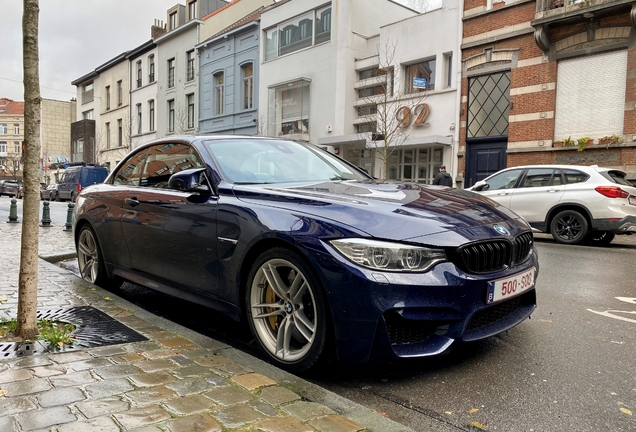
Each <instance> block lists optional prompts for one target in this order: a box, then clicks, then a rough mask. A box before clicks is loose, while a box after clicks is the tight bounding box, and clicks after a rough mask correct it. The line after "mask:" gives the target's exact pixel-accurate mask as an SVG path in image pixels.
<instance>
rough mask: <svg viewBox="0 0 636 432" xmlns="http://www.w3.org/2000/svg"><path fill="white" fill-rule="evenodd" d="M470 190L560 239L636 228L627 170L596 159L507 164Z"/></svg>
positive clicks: (609, 236)
mask: <svg viewBox="0 0 636 432" xmlns="http://www.w3.org/2000/svg"><path fill="white" fill-rule="evenodd" d="M469 190H472V191H474V192H478V193H480V194H482V195H485V196H487V197H489V198H491V199H493V200H494V201H497V202H498V203H499V204H502V205H504V206H506V207H509V208H511V209H512V210H513V211H515V212H516V213H519V214H520V215H521V216H523V217H524V218H525V219H526V220H527V221H528V222H529V223H530V225H531V226H532V227H533V228H534V229H536V230H538V231H541V232H545V233H549V234H552V237H554V239H555V240H556V241H558V242H559V243H566V244H577V243H580V242H582V241H584V240H588V241H591V242H596V243H600V244H609V243H610V242H611V241H612V240H613V239H614V236H615V235H616V234H632V233H634V232H636V187H634V186H632V184H631V183H629V182H628V181H627V180H625V173H624V172H623V171H620V170H615V169H611V168H600V167H598V166H597V165H592V166H577V165H528V166H518V167H512V168H506V169H505V170H502V171H499V172H497V173H496V174H493V175H491V176H490V177H487V178H485V179H484V180H480V181H478V182H477V183H475V185H474V186H473V187H471V188H469Z"/></svg>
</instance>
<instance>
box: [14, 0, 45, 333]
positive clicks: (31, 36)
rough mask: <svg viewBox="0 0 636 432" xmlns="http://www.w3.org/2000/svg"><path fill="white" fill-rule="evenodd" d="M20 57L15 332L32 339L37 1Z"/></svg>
mask: <svg viewBox="0 0 636 432" xmlns="http://www.w3.org/2000/svg"><path fill="white" fill-rule="evenodd" d="M23 7H24V11H23V15H22V39H23V41H22V57H23V69H24V72H23V73H24V204H23V206H24V207H23V213H22V214H23V216H22V219H23V221H22V239H21V242H22V244H21V250H20V276H19V281H18V319H17V321H18V322H17V328H16V335H17V336H18V337H21V338H22V339H33V338H34V337H35V336H37V335H38V327H37V315H36V313H37V289H38V234H39V228H38V207H39V204H40V198H39V195H40V179H39V173H38V171H39V170H38V168H39V167H38V162H39V157H40V148H41V144H40V112H41V103H42V99H41V97H40V75H39V63H40V60H39V48H38V21H39V13H40V5H39V0H23Z"/></svg>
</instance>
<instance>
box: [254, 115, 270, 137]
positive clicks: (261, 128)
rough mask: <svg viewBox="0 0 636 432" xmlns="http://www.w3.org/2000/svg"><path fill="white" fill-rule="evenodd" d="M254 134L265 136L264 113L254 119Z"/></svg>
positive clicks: (265, 122) (265, 123)
mask: <svg viewBox="0 0 636 432" xmlns="http://www.w3.org/2000/svg"><path fill="white" fill-rule="evenodd" d="M256 135H258V136H267V121H265V115H264V114H261V115H259V116H258V119H257V120H256Z"/></svg>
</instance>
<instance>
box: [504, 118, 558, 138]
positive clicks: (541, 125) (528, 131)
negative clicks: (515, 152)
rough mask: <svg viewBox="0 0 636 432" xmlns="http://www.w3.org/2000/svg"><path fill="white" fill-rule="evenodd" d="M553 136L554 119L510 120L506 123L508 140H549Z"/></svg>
mask: <svg viewBox="0 0 636 432" xmlns="http://www.w3.org/2000/svg"><path fill="white" fill-rule="evenodd" d="M553 136H554V119H548V118H546V119H540V120H530V121H521V122H512V123H510V124H509V125H508V141H510V142H519V141H536V140H551V139H552V137H553Z"/></svg>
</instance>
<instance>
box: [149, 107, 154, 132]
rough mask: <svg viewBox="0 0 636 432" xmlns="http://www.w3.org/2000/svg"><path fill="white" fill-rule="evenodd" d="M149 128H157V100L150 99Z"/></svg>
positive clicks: (152, 129) (151, 129)
mask: <svg viewBox="0 0 636 432" xmlns="http://www.w3.org/2000/svg"><path fill="white" fill-rule="evenodd" d="M148 130H149V131H154V130H155V101H154V100H151V101H148Z"/></svg>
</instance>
